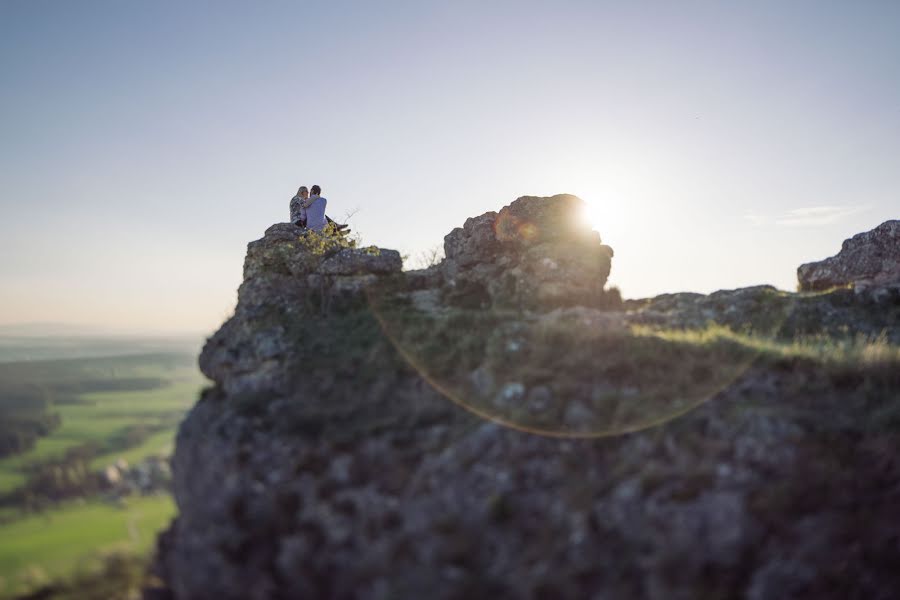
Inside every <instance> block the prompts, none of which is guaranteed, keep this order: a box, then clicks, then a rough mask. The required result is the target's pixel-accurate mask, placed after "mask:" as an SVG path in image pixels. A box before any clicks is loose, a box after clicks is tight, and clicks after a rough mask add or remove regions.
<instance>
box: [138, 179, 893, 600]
mask: <svg viewBox="0 0 900 600" xmlns="http://www.w3.org/2000/svg"><path fill="white" fill-rule="evenodd" d="M579 202H580V201H579V200H578V199H577V198H574V197H572V196H554V197H552V198H532V197H526V198H520V199H519V200H517V201H515V202H513V203H512V204H511V205H509V206H507V207H504V208H503V209H502V210H500V211H499V212H497V213H493V212H492V213H487V214H485V215H482V216H480V217H475V218H473V219H469V220H468V221H466V223H465V224H464V226H463V227H462V228H458V229H455V230H454V231H452V232H451V233H450V234H448V235H447V237H446V238H445V250H446V259H445V260H444V261H443V262H442V263H441V264H440V265H437V266H435V267H432V268H429V269H426V270H422V271H411V272H401V271H400V259H399V255H397V254H396V253H395V252H393V251H390V250H384V249H367V250H362V249H355V248H342V247H338V246H333V245H329V244H328V243H325V244H319V242H316V241H315V240H312V241H310V239H308V238H304V237H301V236H299V235H298V232H297V230H296V229H294V228H292V226H290V225H286V224H281V225H276V226H273V227H272V228H270V229H269V230H268V231H267V232H266V235H265V237H264V238H263V239H261V240H259V241H257V242H253V243H251V244H250V246H249V248H248V253H247V260H246V263H245V280H244V283H243V284H242V285H241V288H240V291H239V301H238V306H237V308H236V310H235V314H234V316H233V317H232V318H231V319H229V320H228V321H227V322H226V323H225V324H224V325H223V326H222V328H221V329H220V330H219V331H218V332H217V333H216V334H215V335H214V336H213V337H212V338H211V339H210V340H209V341H208V342H207V345H206V347H205V348H204V350H203V353H202V355H201V358H200V364H201V367H202V369H203V372H204V373H205V374H206V375H207V376H208V377H209V378H210V379H211V380H212V381H213V386H212V387H210V388H209V389H207V390H206V391H205V392H204V393H203V395H202V397H201V399H200V400H199V402H198V403H197V404H196V406H195V407H194V408H193V409H192V411H191V412H190V413H189V415H188V416H187V418H186V419H185V421H184V423H183V424H182V426H181V429H180V431H179V434H178V438H177V447H176V451H175V455H174V457H173V477H174V479H173V487H174V493H175V498H176V501H177V503H178V508H179V516H178V518H177V519H176V520H175V521H174V522H173V524H172V526H171V527H170V528H169V530H168V531H167V532H166V533H164V534H163V535H162V536H161V537H160V539H159V543H158V550H157V559H156V565H155V572H156V574H157V575H158V577H159V581H160V585H159V586H157V587H155V588H153V589H148V590H147V591H146V597H147V598H177V599H195V598H217V599H218V598H222V599H228V598H235V599H238V598H240V599H267V598H364V599H369V598H372V599H381V598H384V599H387V598H403V599H405V598H423V597H428V598H436V599H442V598H446V599H452V598H482V597H491V598H652V599H666V600H679V599H684V600H694V599H696V598H732V597H740V598H747V599H749V600H767V599H769V598H848V597H858V598H873V599H878V598H884V599H887V598H890V597H892V596H893V594H894V593H895V592H894V591H895V590H896V589H898V587H900V572H898V570H897V569H896V565H897V564H900V545H898V543H897V540H898V539H900V523H898V521H897V519H896V506H897V502H898V501H900V486H898V481H900V461H898V460H897V458H896V457H897V456H898V450H900V419H898V415H900V397H898V393H897V392H898V390H900V369H898V365H900V358H898V356H900V354H898V352H897V349H896V346H894V345H891V343H890V342H891V341H893V343H894V344H896V343H900V301H896V300H895V299H891V298H888V299H887V300H885V299H884V298H881V299H875V298H871V297H867V296H860V295H858V294H855V293H853V291H852V290H846V289H843V290H840V289H839V290H835V291H833V292H830V293H824V294H814V295H813V294H799V295H798V294H789V293H785V292H779V291H778V290H775V289H774V288H770V287H765V286H762V287H757V288H747V289H744V290H733V291H725V292H717V293H715V294H711V295H708V296H703V295H699V294H670V295H664V296H660V297H657V298H654V299H647V300H631V301H628V302H625V303H624V304H623V303H621V301H620V299H619V298H618V296H617V294H615V293H614V292H609V291H604V290H603V286H604V283H605V281H606V277H607V275H608V273H609V269H610V262H611V257H612V250H611V249H609V248H608V247H607V246H604V245H603V244H602V243H601V241H600V239H599V237H598V236H597V235H596V234H595V233H592V232H589V231H583V230H580V229H579V227H578V226H577V224H575V223H574V222H573V218H574V215H575V213H576V212H577V208H578V204H579ZM857 332H862V333H866V332H869V333H871V334H872V336H873V337H874V336H876V335H878V334H882V333H883V336H882V337H881V338H880V341H878V342H877V343H873V344H871V345H865V344H864V345H862V346H861V347H860V348H858V351H857V350H855V349H856V348H857V346H853V345H852V344H850V342H846V344H845V342H843V341H841V340H845V341H846V340H848V339H852V337H853V336H854V335H856V333H857ZM751 334H753V335H756V334H759V335H764V336H765V337H761V338H755V337H752V336H751ZM813 335H819V336H825V339H826V342H827V343H826V344H825V345H823V346H821V348H824V350H822V351H821V352H820V350H821V348H820V346H808V345H803V344H801V343H800V342H797V340H798V339H801V340H803V339H808V338H809V336H813ZM798 336H799V337H798ZM842 336H843V337H842ZM754 340H763V341H754ZM798 344H799V345H798ZM828 344H831V345H828ZM842 344H843V345H842ZM847 344H849V345H847ZM535 432H539V433H535ZM625 432H631V433H625Z"/></svg>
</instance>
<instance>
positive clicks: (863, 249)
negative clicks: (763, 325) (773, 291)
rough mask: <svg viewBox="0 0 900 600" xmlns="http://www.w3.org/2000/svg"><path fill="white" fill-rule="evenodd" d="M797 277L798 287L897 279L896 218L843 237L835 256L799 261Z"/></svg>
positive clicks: (899, 244)
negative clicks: (813, 260)
mask: <svg viewBox="0 0 900 600" xmlns="http://www.w3.org/2000/svg"><path fill="white" fill-rule="evenodd" d="M797 279H798V280H799V282H800V289H801V290H802V291H814V290H826V289H829V288H833V287H839V286H847V285H854V286H862V287H869V286H882V285H891V284H898V283H900V220H896V219H895V220H892V221H885V222H884V223H882V224H881V225H879V226H878V227H876V228H875V229H872V230H871V231H866V232H863V233H858V234H856V235H854V236H853V237H852V238H850V239H849V240H844V243H843V245H842V246H841V251H840V252H839V253H838V254H836V255H835V256H832V257H830V258H826V259H825V260H821V261H818V262H812V263H806V264H804V265H800V267H799V268H798V269H797Z"/></svg>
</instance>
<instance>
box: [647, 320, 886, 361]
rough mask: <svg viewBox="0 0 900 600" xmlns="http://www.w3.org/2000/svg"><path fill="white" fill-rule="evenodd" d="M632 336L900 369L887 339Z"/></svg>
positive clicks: (685, 333) (698, 333)
mask: <svg viewBox="0 0 900 600" xmlns="http://www.w3.org/2000/svg"><path fill="white" fill-rule="evenodd" d="M632 332H633V333H634V334H635V335H643V336H655V337H659V338H661V339H665V340H669V341H674V342H682V343H690V344H694V345H705V344H711V343H715V342H717V341H730V342H734V343H737V344H740V345H742V346H744V347H746V348H748V349H751V350H753V351H754V352H755V353H758V354H760V355H762V356H764V357H768V358H803V359H809V360H814V361H816V362H818V363H821V364H824V365H826V366H827V365H844V366H846V365H856V366H879V365H900V346H898V345H895V344H891V343H890V342H889V341H888V339H887V336H886V335H884V334H882V335H880V336H874V337H872V336H865V335H855V336H854V335H849V334H848V335H846V336H842V337H835V336H828V335H817V336H801V337H797V338H794V339H792V340H790V341H784V340H778V339H776V338H774V337H771V336H761V335H752V334H745V333H739V332H735V331H733V330H731V329H729V328H727V327H724V326H721V325H710V326H708V327H706V328H705V329H688V330H681V329H679V330H658V329H653V328H650V327H646V326H634V327H632Z"/></svg>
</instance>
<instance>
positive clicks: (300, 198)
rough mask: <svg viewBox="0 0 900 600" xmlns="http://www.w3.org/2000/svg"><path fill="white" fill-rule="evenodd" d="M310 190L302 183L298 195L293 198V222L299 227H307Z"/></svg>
mask: <svg viewBox="0 0 900 600" xmlns="http://www.w3.org/2000/svg"><path fill="white" fill-rule="evenodd" d="M308 201H309V190H308V189H306V186H305V185H301V186H300V189H299V190H297V195H296V196H294V197H293V198H291V223H293V224H294V225H296V226H297V227H306V209H307V207H308V206H309V205H308V204H307V202H308Z"/></svg>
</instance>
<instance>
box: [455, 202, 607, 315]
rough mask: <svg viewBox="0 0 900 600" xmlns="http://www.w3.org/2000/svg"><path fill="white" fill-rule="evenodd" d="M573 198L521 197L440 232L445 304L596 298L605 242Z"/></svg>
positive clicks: (516, 304) (530, 304)
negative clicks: (446, 286) (443, 233)
mask: <svg viewBox="0 0 900 600" xmlns="http://www.w3.org/2000/svg"><path fill="white" fill-rule="evenodd" d="M580 205H581V200H580V199H578V198H577V197H575V196H570V195H566V194H563V195H559V196H553V197H552V198H539V197H534V196H525V197H522V198H519V199H518V200H516V201H515V202H513V203H512V204H511V205H509V206H506V207H504V208H503V209H502V210H501V211H500V212H499V213H493V212H490V213H486V214H483V215H481V216H480V217H475V218H472V219H468V220H467V221H466V222H465V224H464V225H463V226H462V227H458V228H456V229H454V230H453V231H451V232H450V233H449V234H447V236H446V237H445V238H444V254H445V256H446V258H445V260H444V261H443V263H442V265H441V266H442V269H443V273H444V276H445V277H446V278H447V281H448V283H449V285H450V286H451V287H452V288H454V290H453V294H452V300H451V302H454V303H456V304H460V305H465V306H469V307H479V308H515V309H548V308H555V307H560V306H574V305H583V306H590V305H593V304H596V303H597V302H600V301H601V299H602V298H603V286H604V285H605V284H606V279H607V277H608V276H609V271H610V265H611V260H612V256H613V251H612V248H610V247H609V246H606V245H604V244H602V243H601V241H600V236H599V234H597V232H596V231H592V230H590V229H589V228H587V227H586V226H585V225H584V223H583V222H582V221H581V220H580V219H579V217H580V214H579V207H580Z"/></svg>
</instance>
